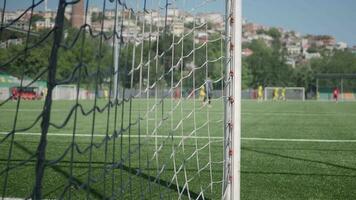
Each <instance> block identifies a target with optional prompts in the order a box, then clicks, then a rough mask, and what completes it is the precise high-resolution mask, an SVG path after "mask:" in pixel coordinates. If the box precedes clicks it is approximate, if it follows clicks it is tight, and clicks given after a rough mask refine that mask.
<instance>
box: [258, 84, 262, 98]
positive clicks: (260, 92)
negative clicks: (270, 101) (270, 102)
mask: <svg viewBox="0 0 356 200" xmlns="http://www.w3.org/2000/svg"><path fill="white" fill-rule="evenodd" d="M257 100H258V101H263V87H262V85H260V86H258V91H257Z"/></svg>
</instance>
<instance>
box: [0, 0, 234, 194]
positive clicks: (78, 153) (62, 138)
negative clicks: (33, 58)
mask: <svg viewBox="0 0 356 200" xmlns="http://www.w3.org/2000/svg"><path fill="white" fill-rule="evenodd" d="M59 3H60V6H59V10H57V15H62V16H64V15H65V14H66V13H65V12H67V11H68V9H67V8H68V7H70V4H72V3H75V4H76V5H79V6H82V7H83V8H82V12H83V13H84V17H83V21H84V22H83V23H79V26H78V24H77V29H75V28H68V27H66V26H61V22H59V20H57V22H56V23H57V26H55V27H57V28H52V29H50V30H51V31H52V32H54V34H55V35H56V34H58V35H59V37H57V40H56V39H55V41H54V43H55V45H53V47H52V53H51V55H48V56H49V58H50V64H49V67H48V68H47V69H45V71H44V73H47V70H48V71H49V72H48V78H47V79H46V81H47V82H48V83H49V84H48V87H49V88H48V93H49V94H52V95H53V96H50V95H47V97H46V101H45V102H44V103H45V106H44V107H43V110H42V109H39V113H37V114H38V117H37V118H36V120H35V121H33V118H32V121H31V120H30V121H26V122H28V123H31V124H32V125H31V126H30V127H27V125H28V124H27V125H22V124H21V123H16V120H17V118H16V117H14V124H13V127H10V126H9V127H6V128H4V130H1V131H3V132H6V134H5V136H4V138H3V139H2V143H3V144H6V145H5V146H3V147H4V149H6V150H4V151H3V152H6V153H5V154H4V156H5V155H6V156H7V157H8V159H7V160H8V165H7V166H5V167H4V168H2V171H1V174H2V176H4V177H5V178H4V179H3V180H4V182H3V197H7V196H14V195H18V196H19V197H28V196H32V197H34V198H36V197H43V198H69V199H71V198H75V199H77V198H102V199H104V198H110V199H220V198H222V196H223V190H224V189H225V187H226V183H227V177H229V176H228V175H227V174H225V175H224V174H223V170H225V169H224V165H225V161H224V160H225V159H224V155H223V153H224V151H225V150H226V149H225V148H224V146H226V143H224V131H225V128H226V127H225V125H224V124H226V123H225V121H224V117H225V113H224V100H225V99H226V98H225V97H224V88H225V73H226V63H227V61H228V60H229V58H228V57H227V56H226V55H225V53H226V43H227V40H226V38H228V37H227V36H226V34H225V27H226V24H227V23H226V20H225V19H226V18H227V17H228V16H229V14H228V13H226V11H225V1H218V0H216V1H213V0H194V1H188V0H174V1H168V0H164V1H163V0H150V1H149V0H147V1H146V0H145V1H138V0H136V1H103V2H102V3H100V4H97V3H94V2H91V1H84V2H82V4H81V3H80V1H79V2H78V1H73V2H71V3H70V2H67V3H64V1H60V2H59ZM68 3H69V4H68ZM41 4H42V1H41V2H37V4H36V3H33V4H32V5H31V6H32V7H33V8H36V6H38V5H41ZM61 6H64V7H66V9H65V10H61ZM91 7H96V9H94V8H91ZM97 7H98V8H97ZM4 10H6V9H4ZM30 10H31V9H30ZM74 10H75V8H74V7H73V8H72V11H73V12H74ZM64 11H65V12H64ZM29 12H30V11H29ZM31 12H33V10H32V11H31ZM72 16H73V15H72ZM57 18H58V16H57ZM59 18H60V17H59ZM62 19H63V18H62ZM73 21H75V20H73V19H72V23H74V22H73ZM80 21H81V19H80V20H79V22H80ZM77 22H78V20H77ZM115 24H117V26H116V25H115ZM62 25H63V24H62ZM72 25H73V26H74V24H72ZM2 26H4V24H2ZM58 27H59V29H62V31H63V32H60V31H58ZM78 28H80V29H78ZM51 31H50V32H49V33H50V34H51ZM58 38H62V40H63V41H62V42H59V43H56V42H58V41H61V39H58ZM47 39H48V38H47ZM48 40H50V39H48ZM43 41H45V40H43ZM50 41H51V40H50ZM40 42H42V41H40ZM51 42H53V41H51ZM59 44H60V45H59ZM38 48H41V47H38ZM56 48H58V49H59V50H58V52H57V49H56ZM25 51H27V50H25ZM69 54H75V57H74V59H72V60H70V61H69V62H66V61H67V60H61V58H64V59H65V58H66V56H68V55H69ZM56 56H58V60H59V64H58V66H57V69H56V70H57V73H56V71H55V70H54V71H53V67H55V66H54V65H52V64H51V63H52V61H53V60H57V59H54V57H56ZM25 59H26V58H25ZM10 62H12V60H11V59H10ZM53 62H54V61H53ZM61 64H63V65H61ZM24 67H28V66H24ZM68 67H70V68H71V69H72V70H71V71H70V73H68V72H66V71H65V69H68ZM53 73H54V74H56V75H57V77H56V75H54V77H53ZM40 78H43V74H40V75H39V76H36V77H34V82H35V81H36V80H38V79H40ZM22 79H23V76H22ZM21 84H22V83H21ZM68 84H70V85H68ZM30 85H31V84H30ZM61 99H66V100H73V101H67V102H65V103H63V102H61V101H56V102H53V107H54V108H53V109H52V110H51V106H48V103H49V102H52V100H61ZM84 99H85V100H84ZM88 100H89V101H88ZM20 101H21V100H18V102H20ZM7 104H10V103H7V102H4V103H3V104H1V105H7ZM36 105H38V104H36ZM10 106H12V104H11V105H10ZM13 106H14V107H13V109H14V110H15V112H16V115H18V114H17V113H19V112H20V111H21V109H22V108H26V107H31V109H32V106H33V105H32V104H31V102H28V103H27V104H25V105H22V104H17V106H15V105H13ZM47 115H49V116H51V117H52V118H51V119H49V118H47V117H44V116H47ZM40 119H42V120H43V123H41V125H40V123H38V121H39V120H40ZM46 120H48V121H46ZM46 124H47V125H48V126H46ZM22 126H23V127H22ZM24 127H26V128H24ZM23 132H30V133H29V134H24V133H23ZM16 133H17V134H18V135H19V136H17V137H19V139H15V138H14V137H13V136H14V135H16ZM20 133H22V134H20ZM30 135H32V136H33V138H32V139H33V140H34V146H31V147H29V150H28V151H27V154H28V155H26V156H25V157H26V158H24V162H21V163H15V162H13V161H12V159H13V158H15V157H17V154H16V152H13V150H12V147H11V146H12V145H13V144H14V143H15V142H16V144H18V145H21V143H24V142H25V141H26V137H27V136H30ZM10 136H11V137H10ZM39 136H41V137H39ZM47 137H48V138H47ZM46 138H47V139H48V144H47V146H46V145H44V146H43V145H42V144H43V142H44V141H45V140H46ZM37 145H38V147H37V149H38V152H40V153H35V147H36V146H37ZM35 157H36V158H37V159H36V163H37V165H36V166H37V167H36V170H35V172H36V174H35V176H33V178H30V179H29V180H26V183H28V185H29V186H27V187H29V188H31V189H29V190H30V191H32V192H26V191H25V192H22V193H20V194H15V193H14V190H13V188H14V187H17V186H18V184H20V183H17V181H15V182H12V181H10V180H12V178H14V177H16V176H15V175H16V173H19V170H17V168H16V167H13V168H12V167H10V166H22V164H23V163H28V162H29V161H31V160H32V159H33V158H35ZM12 163H13V164H12ZM43 163H46V164H43ZM31 167H32V168H33V167H34V166H33V165H32V166H31ZM41 173H44V174H41ZM54 177H58V181H57V182H56V184H55V186H54V185H53V184H52V183H51V181H49V180H51V179H53V178H54ZM41 187H42V189H41ZM32 188H34V189H33V190H32Z"/></svg>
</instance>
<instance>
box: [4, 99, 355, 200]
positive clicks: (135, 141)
mask: <svg viewBox="0 0 356 200" xmlns="http://www.w3.org/2000/svg"><path fill="white" fill-rule="evenodd" d="M80 103H81V105H83V108H84V110H85V111H88V110H89V109H90V108H91V107H92V106H93V101H82V102H80ZM154 103H155V102H154V101H153V100H152V101H149V102H147V101H142V100H134V101H132V104H131V109H130V103H129V102H127V103H125V104H124V106H121V105H120V106H118V107H117V110H116V113H117V114H116V126H115V109H113V108H111V109H110V113H109V118H108V112H107V110H105V111H104V112H102V113H100V112H96V116H95V120H93V115H92V114H89V115H88V116H84V115H82V114H81V113H80V112H78V115H77V119H76V120H77V123H76V134H77V136H76V137H75V143H76V144H77V147H78V148H79V149H80V151H84V149H85V148H87V147H90V144H91V142H92V143H93V144H96V145H101V146H99V147H93V148H87V151H86V152H82V153H78V152H77V151H76V150H74V151H73V152H74V153H73V161H74V162H72V161H71V160H72V159H71V148H70V147H71V141H72V137H71V134H72V133H73V125H74V113H73V115H72V116H71V118H69V120H68V123H65V124H64V125H65V126H63V127H61V128H60V129H57V128H54V127H53V126H51V127H50V130H49V136H48V145H47V151H46V156H47V160H56V159H58V158H60V157H61V156H63V158H62V159H61V160H60V162H58V163H55V164H50V163H48V164H47V167H46V171H45V176H44V181H43V195H44V197H45V198H58V197H60V195H61V193H62V192H63V191H64V188H65V186H67V185H68V182H69V180H70V177H72V179H71V180H73V181H74V182H76V183H78V184H82V183H87V182H88V175H89V173H90V174H91V175H90V177H91V178H92V179H91V180H92V181H91V184H90V185H89V186H88V185H86V186H88V187H86V188H78V187H75V186H72V187H70V188H69V189H68V191H72V193H71V194H72V198H74V199H84V198H86V195H87V194H89V196H90V197H92V198H103V197H109V196H111V195H112V193H113V192H114V194H115V197H116V198H117V199H140V198H143V199H159V198H162V199H178V198H179V194H178V192H177V185H178V186H179V187H180V190H181V189H182V188H186V186H187V185H188V186H189V190H190V191H191V194H192V195H193V196H192V197H194V194H197V195H199V194H200V193H201V192H202V191H203V193H204V197H206V198H209V199H219V197H220V196H221V193H222V192H221V188H222V185H221V181H222V177H223V171H222V169H223V164H222V161H223V142H222V139H221V137H223V117H224V115H223V105H222V103H221V100H218V101H215V102H213V107H212V108H206V107H205V108H201V104H200V102H196V104H195V109H194V103H193V101H191V100H189V101H184V102H183V104H182V106H180V105H178V107H176V109H175V110H174V112H172V113H171V112H169V111H171V109H172V107H173V108H174V107H175V106H176V102H173V104H172V102H171V101H170V100H165V101H164V104H163V106H162V104H161V103H159V104H158V106H157V107H154ZM42 104H43V102H42V101H36V102H29V101H27V102H22V103H21V105H20V110H19V113H18V119H17V123H16V129H17V130H19V129H24V128H26V127H28V126H30V125H31V124H32V123H33V122H34V120H35V119H36V116H38V115H39V114H40V111H41V109H42V106H43V105H42ZM98 104H99V107H101V108H102V107H103V106H104V105H105V101H104V100H100V101H99V102H98ZM73 105H74V102H71V101H57V102H54V104H53V110H52V113H51V114H52V115H51V122H52V123H54V124H56V125H61V124H63V123H64V122H65V121H66V117H67V116H68V115H69V111H70V108H72V107H73ZM147 107H148V108H152V107H153V108H154V109H152V112H150V113H149V114H148V115H146V114H147V112H146V110H147ZM15 108H16V103H15V102H9V103H7V104H5V105H4V106H1V107H0V132H7V131H10V130H11V129H12V127H13V126H14V116H15V110H16V109H15ZM193 110H195V111H196V112H195V113H192V111H193ZM130 111H131V112H130ZM130 113H131V115H130ZM139 117H141V118H142V120H138V118H139ZM130 119H131V120H130ZM147 119H149V120H147ZM162 119H163V120H162ZM182 119H183V120H182ZM208 119H209V123H206V122H208ZM93 121H94V122H95V123H94V126H93ZM355 121H356V106H355V105H354V104H353V103H338V104H336V103H331V102H330V103H321V102H277V103H276V102H273V103H272V102H264V103H257V102H250V101H248V102H243V104H242V137H243V138H272V139H273V138H283V139H307V140H308V139H312V140H356V131H355V130H356V123H355ZM40 122H41V121H39V122H38V123H36V124H35V125H34V126H33V127H32V128H31V129H29V130H26V131H25V132H27V133H38V132H40V130H41V129H40ZM130 122H131V126H130V125H129V124H130ZM194 122H195V123H194ZM107 125H108V126H107ZM128 127H130V128H128ZM157 127H158V128H157ZM115 129H116V130H124V131H123V132H122V134H123V135H124V137H120V136H119V137H117V138H115V139H114V138H112V139H111V140H108V141H107V142H105V140H104V136H105V133H106V132H108V134H109V135H112V133H113V132H114V130H115ZM193 130H196V131H195V132H194V131H193ZM92 131H93V132H92ZM51 133H56V134H66V135H67V134H68V135H67V136H53V135H51ZM92 133H94V135H95V137H94V138H93V140H92V141H91V137H90V135H91V134H92ZM81 134H82V136H84V135H85V137H80V135H81ZM146 134H149V135H151V134H153V135H155V134H157V135H160V138H157V139H155V138H154V137H145V135H146ZM182 135H183V136H189V135H193V136H197V137H200V138H196V137H190V138H189V137H188V139H185V140H182V139H181V137H182ZM4 136H5V135H1V138H3V137H4ZM208 136H211V137H214V138H213V139H210V140H209V139H207V138H206V137H208ZM103 141H104V142H103ZM38 142H39V136H38V135H32V134H29V135H20V134H18V135H15V137H14V142H13V151H12V156H11V162H10V167H15V168H13V169H11V170H10V171H8V185H7V190H6V194H5V196H6V197H27V196H29V195H30V194H31V191H32V188H33V184H34V177H35V174H34V168H35V159H30V160H29V161H28V162H27V163H26V164H21V162H22V161H24V160H25V161H26V160H28V159H29V158H30V156H31V155H33V154H35V152H36V148H37V145H38ZM10 144H11V138H8V139H6V140H5V142H3V143H1V144H0V171H1V178H0V180H1V182H0V189H1V190H0V193H2V192H3V184H4V179H5V176H6V173H4V172H6V170H5V169H6V166H7V160H8V159H7V158H8V152H9V148H10ZM139 144H140V145H139ZM355 147H356V143H351V142H317V141H314V142H311V141H261V140H245V139H244V140H242V164H241V170H242V174H241V197H242V199H261V198H262V199H355V198H356V190H355V189H354V188H355V187H356V159H355V158H354V154H355V152H356V148H355ZM67 149H69V151H68V152H67V154H64V152H65V151H66V150H67ZM173 150H174V153H172V152H173ZM154 152H158V153H157V154H154ZM90 155H91V156H90ZM105 155H106V157H105ZM89 159H91V160H92V162H91V164H90V163H89V162H88V161H89ZM112 160H114V161H115V162H114V163H120V161H122V162H121V163H123V165H118V166H116V167H110V166H111V165H110V163H112ZM105 163H106V165H105ZM198 166H199V167H198ZM138 168H140V169H141V170H142V171H141V172H142V173H141V174H138V173H137V170H136V169H138ZM198 168H199V169H200V170H199V171H198V170H197V169H198ZM71 169H72V172H71V171H70V170H71ZM104 169H107V170H106V173H104V171H105V170H104ZM4 170H5V171H4ZM70 173H72V175H73V176H70ZM187 180H189V184H185V183H187ZM211 182H212V183H213V184H210V183H211ZM167 183H171V184H170V185H169V186H170V187H168V186H167ZM88 188H89V189H88ZM120 188H121V189H123V190H120ZM64 198H69V193H68V192H67V193H65V195H64ZM182 199H189V198H188V196H187V195H186V194H183V195H182Z"/></svg>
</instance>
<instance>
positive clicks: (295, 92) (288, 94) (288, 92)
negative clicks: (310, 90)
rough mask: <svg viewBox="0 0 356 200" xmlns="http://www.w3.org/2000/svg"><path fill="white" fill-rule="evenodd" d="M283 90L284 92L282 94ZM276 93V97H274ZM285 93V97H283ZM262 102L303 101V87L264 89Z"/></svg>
mask: <svg viewBox="0 0 356 200" xmlns="http://www.w3.org/2000/svg"><path fill="white" fill-rule="evenodd" d="M283 90H285V92H283ZM275 93H277V97H275ZM283 93H285V94H284V95H285V97H283ZM264 100H265V101H269V100H287V101H288V100H296V101H305V88H304V87H265V88H264Z"/></svg>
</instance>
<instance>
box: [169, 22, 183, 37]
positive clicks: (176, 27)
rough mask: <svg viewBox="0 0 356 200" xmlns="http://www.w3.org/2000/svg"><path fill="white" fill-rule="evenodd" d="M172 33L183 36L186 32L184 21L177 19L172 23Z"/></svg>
mask: <svg viewBox="0 0 356 200" xmlns="http://www.w3.org/2000/svg"><path fill="white" fill-rule="evenodd" d="M172 33H173V34H174V35H177V36H181V35H182V34H183V33H184V23H183V22H176V21H175V22H174V23H173V25H172Z"/></svg>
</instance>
